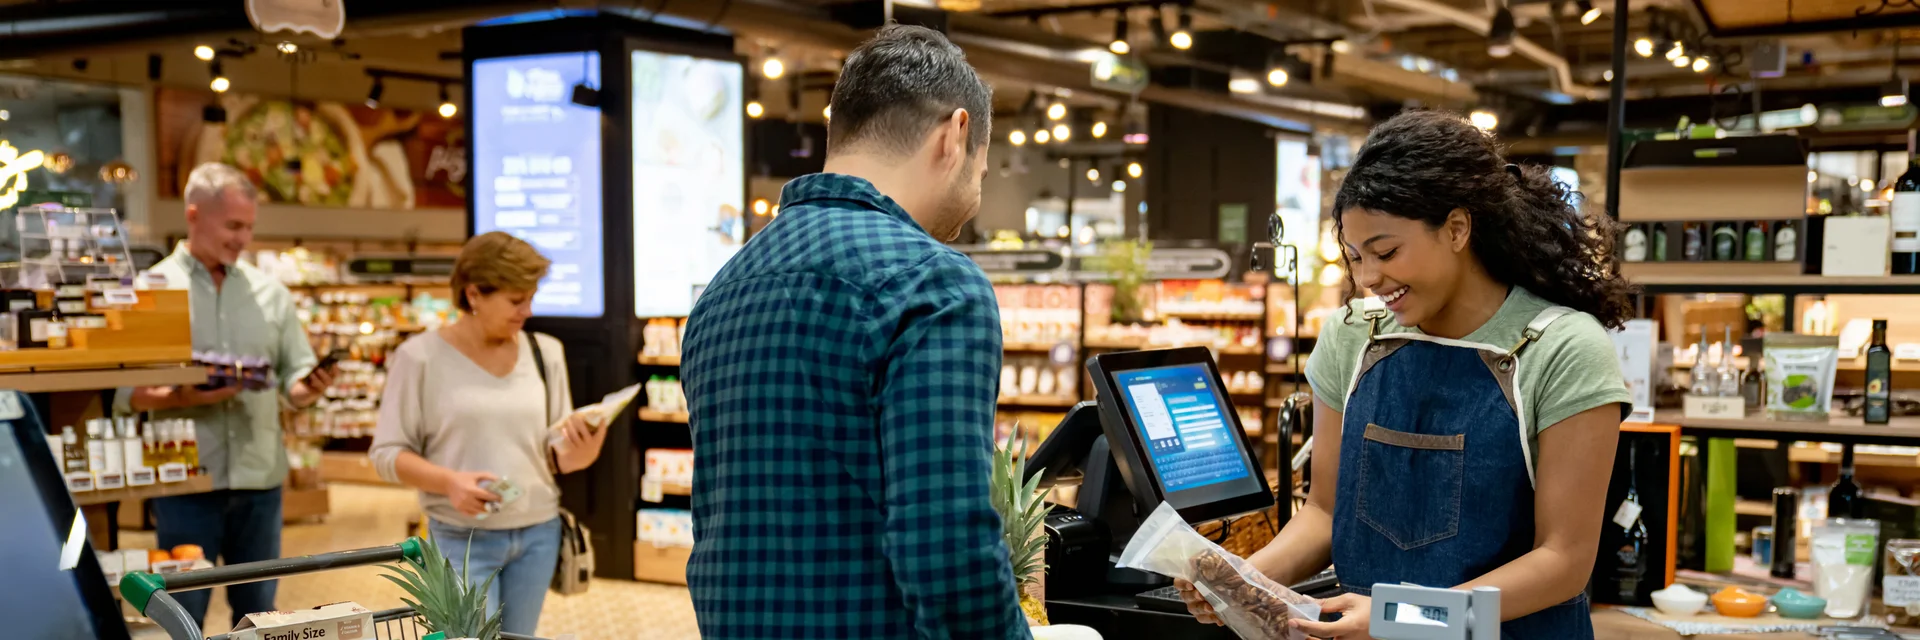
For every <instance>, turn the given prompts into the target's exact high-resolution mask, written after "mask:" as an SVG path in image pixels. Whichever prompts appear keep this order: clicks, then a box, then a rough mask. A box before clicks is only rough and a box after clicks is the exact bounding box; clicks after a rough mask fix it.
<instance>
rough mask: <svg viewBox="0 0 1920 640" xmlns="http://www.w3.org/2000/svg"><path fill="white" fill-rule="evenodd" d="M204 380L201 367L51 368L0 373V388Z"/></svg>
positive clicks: (78, 387)
mask: <svg viewBox="0 0 1920 640" xmlns="http://www.w3.org/2000/svg"><path fill="white" fill-rule="evenodd" d="M206 381H207V370H206V369H205V368H203V367H194V366H188V365H186V364H184V363H182V364H172V365H158V366H127V367H115V368H109V369H52V370H38V371H7V372H0V389H12V390H15V391H24V392H27V393H47V392H55V391H89V390H94V389H117V388H120V387H160V386H170V385H185V384H200V383H202V382H206Z"/></svg>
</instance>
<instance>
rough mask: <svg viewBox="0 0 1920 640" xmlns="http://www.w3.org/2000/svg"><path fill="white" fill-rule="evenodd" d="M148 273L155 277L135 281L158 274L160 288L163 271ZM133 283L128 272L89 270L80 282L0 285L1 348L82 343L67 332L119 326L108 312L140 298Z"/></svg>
mask: <svg viewBox="0 0 1920 640" xmlns="http://www.w3.org/2000/svg"><path fill="white" fill-rule="evenodd" d="M150 275H152V276H155V277H153V278H145V277H143V278H140V279H138V280H137V282H140V283H150V282H154V281H155V280H157V281H158V282H159V285H160V286H159V287H158V288H165V286H166V285H165V281H166V276H163V275H160V274H150ZM135 283H136V279H134V278H132V277H124V278H120V277H112V276H88V278H87V282H86V283H85V284H62V285H57V286H54V287H53V289H52V291H46V290H34V289H5V290H0V351H13V350H16V349H67V348H78V347H84V346H85V344H81V343H79V341H78V340H76V339H74V338H73V335H72V332H73V331H75V330H80V331H86V330H103V329H109V328H113V329H117V328H120V327H117V326H110V325H111V324H112V323H111V322H110V321H109V319H108V314H107V312H109V311H123V310H127V309H131V308H133V305H135V304H137V303H138V302H139V298H138V297H136V295H137V294H134V293H133V288H134V287H135Z"/></svg>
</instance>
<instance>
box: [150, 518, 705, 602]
mask: <svg viewBox="0 0 1920 640" xmlns="http://www.w3.org/2000/svg"><path fill="white" fill-rule="evenodd" d="M330 493H331V494H332V496H331V497H332V505H331V507H332V513H331V514H329V515H328V516H327V518H326V520H325V522H322V523H319V524H301V525H290V526H288V527H286V529H285V530H284V531H283V534H282V538H281V551H282V553H283V555H287V556H298V555H306V554H312V553H324V552H328V551H340V550H343V549H358V548H363V547H377V546H381V545H387V544H393V543H395V542H397V541H399V540H400V539H402V538H404V537H406V536H407V535H408V531H407V518H408V516H409V515H411V514H413V513H415V512H416V511H417V510H418V508H419V507H418V505H417V504H416V503H415V501H414V493H413V492H412V491H408V490H403V489H395V488H387V487H371V486H363V485H350V484H334V485H332V486H331V491H330ZM120 543H121V545H122V546H124V547H128V548H135V547H146V546H152V544H153V534H152V533H151V532H138V531H125V532H122V534H121V536H120ZM381 573H383V572H382V571H381V570H380V569H379V568H377V567H362V568H353V569H340V570H336V571H329V572H325V573H317V574H310V575H305V576H299V577H294V578H288V579H285V580H281V581H280V589H279V594H278V601H279V605H280V606H281V607H282V608H287V609H294V608H306V607H312V606H317V605H321V604H327V603H330V602H339V601H342V600H353V601H355V602H358V603H360V604H361V605H364V606H366V607H368V608H371V609H375V610H379V609H386V608H392V607H398V606H401V605H402V603H401V602H400V596H401V592H400V590H399V588H398V587H395V586H394V585H392V584H391V583H388V582H387V581H386V580H384V579H381V578H380V577H379V576H380V574H381ZM228 616H229V610H228V608H227V604H226V596H225V594H224V593H223V590H219V589H216V590H215V593H214V597H213V605H212V607H211V610H210V611H208V612H207V628H206V630H207V633H208V634H214V633H224V632H226V631H227V628H228V624H227V618H228ZM539 635H540V637H542V638H554V639H556V640H558V639H559V638H563V637H567V636H572V637H574V638H578V639H579V640H599V639H602V638H606V639H624V638H646V639H647V640H680V639H694V638H699V637H700V634H699V632H698V630H697V629H696V627H695V626H694V618H693V603H692V601H691V600H689V599H688V597H687V590H686V588H684V587H674V586H665V585H656V584H647V583H639V582H628V581H624V580H595V581H594V583H593V586H592V587H591V588H590V589H588V590H587V592H586V593H584V594H581V595H577V596H562V595H558V594H554V593H552V592H548V594H547V605H546V609H545V610H544V611H543V612H542V613H541V616H540V632H539Z"/></svg>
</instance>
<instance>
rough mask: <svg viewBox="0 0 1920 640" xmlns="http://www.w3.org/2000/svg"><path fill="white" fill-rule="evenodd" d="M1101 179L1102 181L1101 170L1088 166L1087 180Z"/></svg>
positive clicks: (1097, 180)
mask: <svg viewBox="0 0 1920 640" xmlns="http://www.w3.org/2000/svg"><path fill="white" fill-rule="evenodd" d="M1099 181H1100V170H1099V169H1096V168H1088V169H1087V182H1099Z"/></svg>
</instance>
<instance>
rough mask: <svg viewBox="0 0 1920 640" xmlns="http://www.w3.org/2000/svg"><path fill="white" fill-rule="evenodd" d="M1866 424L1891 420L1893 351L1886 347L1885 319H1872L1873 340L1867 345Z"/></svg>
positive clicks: (1883, 422) (1884, 422)
mask: <svg viewBox="0 0 1920 640" xmlns="http://www.w3.org/2000/svg"><path fill="white" fill-rule="evenodd" d="M1864 413H1865V414H1866V422H1867V424H1886V423H1888V422H1891V421H1892V420H1893V351H1892V350H1890V349H1888V348H1887V321H1886V320H1884V319H1875V320H1874V321H1873V342H1871V343H1868V345H1867V406H1866V411H1865V412H1864Z"/></svg>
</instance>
